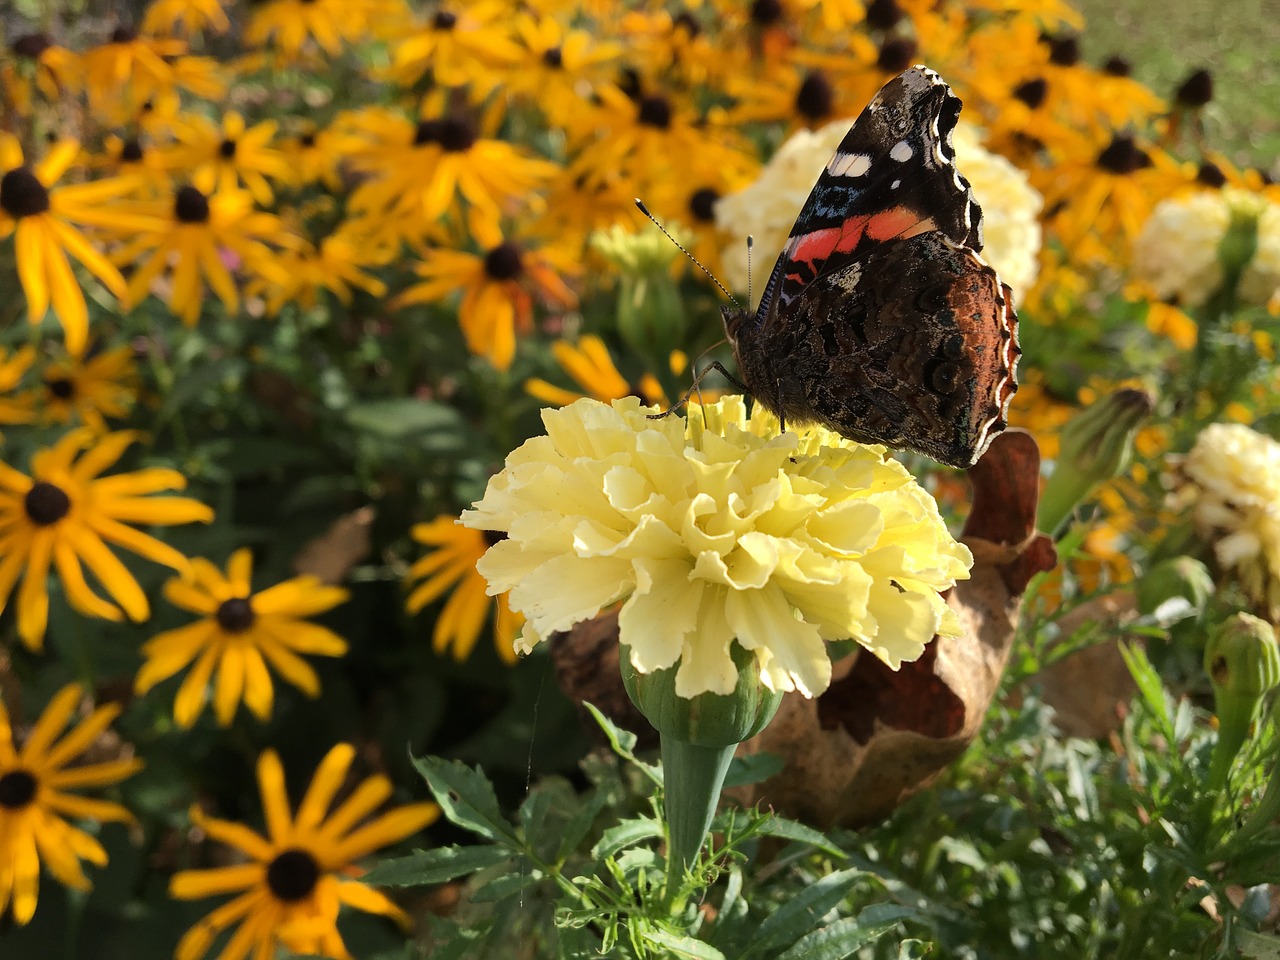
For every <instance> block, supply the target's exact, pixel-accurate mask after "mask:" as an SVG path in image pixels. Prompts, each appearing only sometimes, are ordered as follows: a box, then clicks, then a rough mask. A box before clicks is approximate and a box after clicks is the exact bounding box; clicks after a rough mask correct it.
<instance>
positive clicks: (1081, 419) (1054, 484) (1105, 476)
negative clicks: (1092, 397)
mask: <svg viewBox="0 0 1280 960" xmlns="http://www.w3.org/2000/svg"><path fill="white" fill-rule="evenodd" d="M1154 409H1155V400H1154V398H1153V397H1152V396H1151V394H1150V393H1148V392H1147V391H1146V390H1137V389H1132V388H1126V389H1123V390H1117V391H1116V392H1115V393H1113V394H1111V396H1109V397H1107V398H1106V399H1104V400H1099V401H1097V402H1096V403H1094V404H1093V405H1092V406H1090V407H1088V408H1087V409H1085V410H1082V411H1080V412H1079V413H1077V414H1076V415H1075V416H1074V417H1072V418H1071V420H1070V421H1068V422H1067V425H1066V426H1065V427H1063V428H1062V437H1061V452H1060V453H1059V454H1058V458H1057V461H1056V463H1055V464H1054V469H1053V475H1052V476H1051V477H1050V478H1049V482H1048V484H1046V485H1045V489H1044V493H1043V494H1042V495H1041V497H1040V509H1039V513H1038V516H1037V525H1038V526H1039V528H1040V529H1041V530H1044V531H1045V532H1047V533H1053V532H1055V531H1057V530H1058V529H1059V527H1060V526H1061V525H1062V524H1063V523H1064V522H1065V521H1066V519H1067V517H1069V516H1070V515H1071V511H1072V510H1074V509H1075V507H1076V505H1077V504H1078V503H1080V501H1081V500H1083V499H1084V498H1085V497H1087V496H1088V495H1089V494H1090V493H1091V492H1092V491H1093V489H1094V488H1095V487H1096V486H1098V484H1100V483H1103V482H1105V481H1107V480H1110V479H1111V478H1112V477H1115V476H1118V475H1119V474H1121V473H1123V472H1124V471H1125V470H1126V469H1127V468H1128V466H1129V461H1130V460H1131V459H1132V457H1133V438H1134V436H1135V435H1136V434H1137V432H1138V427H1140V426H1141V425H1142V422H1143V421H1144V420H1146V419H1147V417H1149V416H1150V415H1151V412H1152V410H1154Z"/></svg>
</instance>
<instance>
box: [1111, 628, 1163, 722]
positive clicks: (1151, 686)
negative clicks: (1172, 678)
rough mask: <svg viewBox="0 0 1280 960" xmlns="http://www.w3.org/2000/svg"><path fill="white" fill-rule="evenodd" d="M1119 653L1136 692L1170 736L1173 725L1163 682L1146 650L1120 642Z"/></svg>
mask: <svg viewBox="0 0 1280 960" xmlns="http://www.w3.org/2000/svg"><path fill="white" fill-rule="evenodd" d="M1120 655H1121V656H1122V657H1123V658H1124V665H1125V666H1126V667H1128V668H1129V675H1130V676H1132V677H1133V682H1134V683H1136V684H1137V685H1138V692H1139V693H1141V694H1142V699H1143V702H1145V703H1146V705H1147V707H1148V708H1149V709H1150V710H1151V713H1152V714H1153V715H1154V716H1155V718H1156V720H1158V721H1159V723H1160V726H1161V727H1163V728H1164V730H1165V733H1166V734H1167V735H1169V736H1172V734H1173V726H1172V724H1171V722H1170V720H1169V702H1168V700H1167V699H1166V697H1165V691H1164V683H1163V681H1161V679H1160V674H1159V673H1157V672H1156V668H1155V667H1153V666H1152V665H1151V661H1150V660H1148V659H1147V652H1146V651H1145V650H1143V649H1142V647H1140V646H1139V645H1138V644H1136V643H1122V644H1120Z"/></svg>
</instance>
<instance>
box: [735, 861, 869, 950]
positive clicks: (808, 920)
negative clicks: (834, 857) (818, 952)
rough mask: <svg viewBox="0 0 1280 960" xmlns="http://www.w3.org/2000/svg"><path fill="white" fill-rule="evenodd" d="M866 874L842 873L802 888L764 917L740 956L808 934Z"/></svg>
mask: <svg viewBox="0 0 1280 960" xmlns="http://www.w3.org/2000/svg"><path fill="white" fill-rule="evenodd" d="M866 875H867V874H866V873H865V871H862V870H841V871H840V872H838V873H833V874H830V875H828V876H825V877H823V878H822V879H821V880H819V881H817V882H816V883H811V884H809V885H808V886H806V887H803V888H802V889H801V890H800V891H799V892H798V893H796V894H795V895H794V896H792V897H791V898H790V899H788V900H787V901H786V902H785V903H783V904H782V906H780V907H778V908H777V909H776V910H774V912H773V913H771V914H769V916H768V917H766V918H765V920H764V922H763V923H761V924H760V926H759V927H758V928H757V929H756V931H755V934H754V935H753V936H752V937H751V945H750V946H749V947H748V948H747V950H746V952H745V953H744V954H743V956H749V955H751V954H753V953H757V952H762V951H763V952H768V951H770V950H773V949H775V948H777V947H781V946H783V945H785V944H788V943H795V942H796V940H798V939H799V938H800V937H803V936H805V935H807V934H809V933H811V932H812V931H813V927H814V924H815V923H817V922H819V921H820V920H821V919H822V918H823V917H824V916H825V915H826V914H827V913H828V912H829V911H830V910H831V909H832V908H833V907H835V906H836V905H837V904H838V903H840V901H841V900H843V899H844V897H845V894H847V893H848V892H849V890H850V889H851V888H852V887H853V885H854V884H855V883H857V882H858V881H859V880H860V879H861V878H863V877H865V876H866Z"/></svg>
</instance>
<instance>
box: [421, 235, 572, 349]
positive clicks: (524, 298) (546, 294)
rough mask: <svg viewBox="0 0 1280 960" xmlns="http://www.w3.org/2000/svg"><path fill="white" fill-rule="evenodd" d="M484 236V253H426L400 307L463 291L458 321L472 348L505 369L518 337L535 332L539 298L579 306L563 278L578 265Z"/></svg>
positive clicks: (546, 252) (550, 253)
mask: <svg viewBox="0 0 1280 960" xmlns="http://www.w3.org/2000/svg"><path fill="white" fill-rule="evenodd" d="M479 232H480V236H478V237H477V240H479V241H480V243H481V244H482V245H483V247H484V252H483V253H467V252H465V251H462V250H443V249H435V250H428V251H426V252H425V253H424V254H423V257H422V262H421V263H419V264H418V265H417V266H416V267H415V268H414V272H415V273H417V274H418V276H419V277H421V278H422V281H421V282H420V283H415V284H414V285H412V286H411V287H409V288H408V289H406V290H404V291H403V292H402V293H401V294H400V295H399V296H398V297H397V298H396V302H397V303H398V304H399V305H400V306H406V305H408V304H414V303H434V302H437V301H439V300H442V299H444V298H445V297H448V296H450V295H451V294H453V293H455V292H457V291H462V304H461V306H460V307H459V310H458V320H459V323H460V324H461V325H462V333H463V336H464V337H465V338H466V341H467V349H469V350H470V351H471V352H472V353H474V354H476V355H477V356H482V357H486V358H488V360H489V362H490V363H492V364H493V365H494V366H495V367H497V368H498V369H499V370H506V369H507V368H508V367H510V366H511V361H512V359H513V358H514V357H515V353H516V336H517V334H519V333H528V332H530V330H531V329H532V319H533V301H534V296H535V295H536V296H538V297H539V298H540V299H542V300H543V301H545V302H547V303H549V304H551V305H553V306H556V307H559V308H561V309H567V308H569V307H572V306H574V305H575V304H576V303H577V297H576V295H575V294H574V292H573V291H572V290H571V289H569V287H568V285H567V284H566V283H565V282H564V280H563V279H561V277H562V275H564V274H566V273H568V272H569V271H571V270H573V269H574V265H573V261H572V260H571V259H570V258H568V257H566V256H562V255H560V254H558V253H556V252H555V251H553V250H550V249H537V248H533V247H528V246H525V245H523V244H520V243H517V242H516V241H514V240H503V239H502V237H501V235H500V234H498V233H497V232H496V231H494V232H490V231H488V230H487V229H483V230H481V231H479Z"/></svg>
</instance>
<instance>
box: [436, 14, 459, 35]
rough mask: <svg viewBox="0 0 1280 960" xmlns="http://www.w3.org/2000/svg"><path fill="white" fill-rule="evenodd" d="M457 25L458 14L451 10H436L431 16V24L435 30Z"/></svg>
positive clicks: (451, 27) (447, 28) (449, 28)
mask: <svg viewBox="0 0 1280 960" xmlns="http://www.w3.org/2000/svg"><path fill="white" fill-rule="evenodd" d="M457 25H458V15H457V14H456V13H454V12H453V11H451V10H437V11H436V15H435V16H434V17H432V18H431V26H432V28H433V29H436V30H452V29H453V28H454V27H456V26H457Z"/></svg>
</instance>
